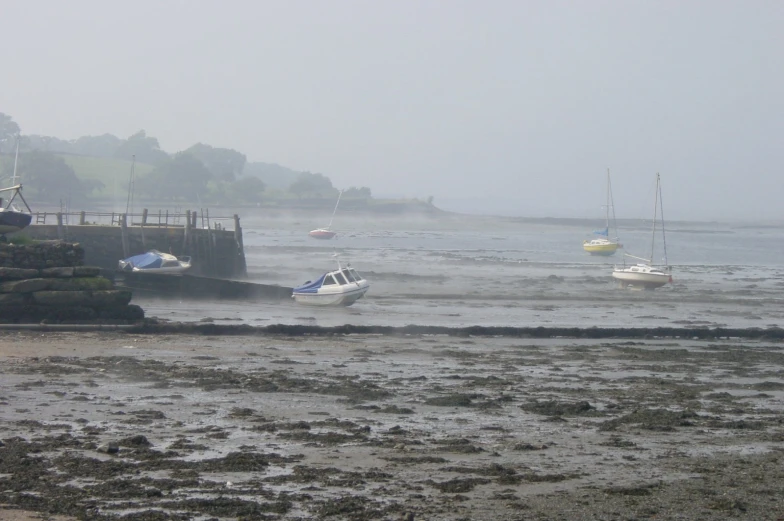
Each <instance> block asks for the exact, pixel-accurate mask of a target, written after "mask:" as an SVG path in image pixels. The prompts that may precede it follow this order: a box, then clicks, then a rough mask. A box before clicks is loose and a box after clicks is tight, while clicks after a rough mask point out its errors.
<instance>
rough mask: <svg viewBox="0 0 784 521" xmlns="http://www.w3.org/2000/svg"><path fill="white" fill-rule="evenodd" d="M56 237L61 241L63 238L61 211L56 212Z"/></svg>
mask: <svg viewBox="0 0 784 521" xmlns="http://www.w3.org/2000/svg"><path fill="white" fill-rule="evenodd" d="M57 238H58V239H60V240H61V241H62V240H63V239H65V233H64V232H63V212H57Z"/></svg>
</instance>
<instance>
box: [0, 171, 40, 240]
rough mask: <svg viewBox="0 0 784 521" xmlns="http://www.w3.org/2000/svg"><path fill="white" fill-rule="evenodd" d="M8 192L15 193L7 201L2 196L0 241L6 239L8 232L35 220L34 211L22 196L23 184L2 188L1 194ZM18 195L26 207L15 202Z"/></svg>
mask: <svg viewBox="0 0 784 521" xmlns="http://www.w3.org/2000/svg"><path fill="white" fill-rule="evenodd" d="M6 192H13V195H11V197H10V198H9V199H8V200H7V201H8V202H5V203H4V198H3V197H0V241H2V242H5V241H6V237H5V236H6V234H8V233H14V232H18V231H19V230H22V229H24V228H27V226H29V225H30V222H31V221H32V220H33V212H32V211H31V210H30V207H29V206H27V201H25V200H24V197H22V185H15V186H10V187H8V188H2V189H0V194H5V193H6ZM17 197H19V199H20V200H21V201H22V204H24V209H23V208H20V207H19V206H17V205H16V204H14V201H15V200H16V198H17Z"/></svg>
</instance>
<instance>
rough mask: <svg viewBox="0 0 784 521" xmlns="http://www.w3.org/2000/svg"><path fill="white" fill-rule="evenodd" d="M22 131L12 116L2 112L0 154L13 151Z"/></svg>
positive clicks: (0, 115)
mask: <svg viewBox="0 0 784 521" xmlns="http://www.w3.org/2000/svg"><path fill="white" fill-rule="evenodd" d="M20 131H21V130H20V128H19V125H17V124H16V122H15V121H14V119H13V118H12V117H11V116H9V115H8V114H3V113H2V112H0V152H3V151H4V150H13V147H14V146H15V139H16V137H17V136H18V135H19V132H20Z"/></svg>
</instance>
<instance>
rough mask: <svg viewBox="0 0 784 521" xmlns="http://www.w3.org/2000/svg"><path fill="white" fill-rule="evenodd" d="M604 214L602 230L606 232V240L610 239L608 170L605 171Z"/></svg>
mask: <svg viewBox="0 0 784 521" xmlns="http://www.w3.org/2000/svg"><path fill="white" fill-rule="evenodd" d="M604 209H605V212H604V228H605V230H607V238H608V239H609V238H610V169H609V168H608V169H607V205H606V206H605V208H604Z"/></svg>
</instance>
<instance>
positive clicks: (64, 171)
mask: <svg viewBox="0 0 784 521" xmlns="http://www.w3.org/2000/svg"><path fill="white" fill-rule="evenodd" d="M17 173H18V174H19V177H20V178H21V181H22V183H23V184H24V186H25V188H32V189H33V190H35V194H36V197H37V198H38V199H41V200H44V201H56V200H58V199H63V198H70V197H72V196H75V198H77V199H78V198H80V197H83V196H84V195H85V189H84V186H83V185H82V182H81V181H80V180H79V178H78V177H76V173H75V172H74V171H73V169H72V168H71V167H70V166H68V164H67V163H66V162H65V160H63V158H62V157H60V156H57V155H55V154H53V153H51V152H44V151H41V150H33V151H32V152H26V153H24V154H20V155H19V166H18V169H17ZM94 188H95V187H91V191H92V190H93V189H94Z"/></svg>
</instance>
